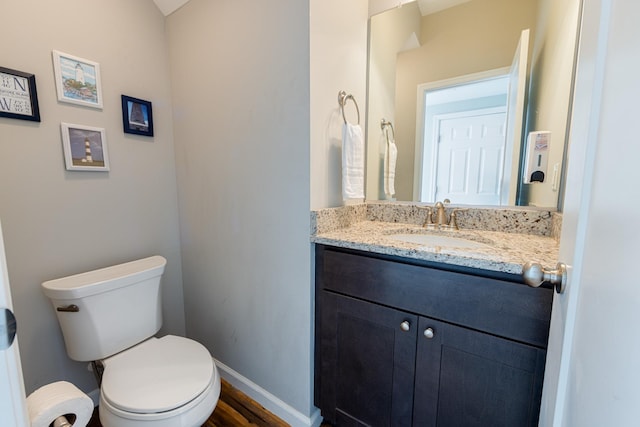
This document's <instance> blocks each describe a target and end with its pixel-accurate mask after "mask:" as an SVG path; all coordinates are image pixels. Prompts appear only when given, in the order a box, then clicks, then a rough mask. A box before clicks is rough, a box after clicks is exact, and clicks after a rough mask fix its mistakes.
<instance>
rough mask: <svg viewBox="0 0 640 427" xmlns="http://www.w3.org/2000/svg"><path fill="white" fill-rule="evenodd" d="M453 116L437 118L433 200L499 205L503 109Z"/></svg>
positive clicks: (502, 149) (502, 164) (502, 165)
mask: <svg viewBox="0 0 640 427" xmlns="http://www.w3.org/2000/svg"><path fill="white" fill-rule="evenodd" d="M453 116H454V117H446V116H445V117H440V118H438V119H437V126H436V128H437V129H438V143H437V150H438V153H437V159H438V167H437V170H436V171H434V173H435V175H436V177H435V182H436V186H435V187H436V188H435V200H444V199H450V200H451V201H453V202H454V203H460V204H479V205H495V204H499V203H500V193H501V185H500V183H501V181H502V173H503V169H504V148H505V118H506V112H505V110H504V108H494V109H488V110H480V111H476V112H467V113H465V114H462V115H460V114H456V115H453Z"/></svg>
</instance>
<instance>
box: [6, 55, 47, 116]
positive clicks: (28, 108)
mask: <svg viewBox="0 0 640 427" xmlns="http://www.w3.org/2000/svg"><path fill="white" fill-rule="evenodd" d="M0 117H7V118H10V119H18V120H29V121H32V122H39V121H40V107H39V106H38V90H37V88H36V76H35V75H34V74H29V73H25V72H22V71H18V70H12V69H11V68H5V67H0Z"/></svg>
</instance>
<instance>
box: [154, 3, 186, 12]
mask: <svg viewBox="0 0 640 427" xmlns="http://www.w3.org/2000/svg"><path fill="white" fill-rule="evenodd" d="M188 1H189V0H153V2H154V3H155V4H156V6H158V9H160V12H162V14H163V15H164V16H167V15H171V13H173V12H174V11H176V10H177V9H179V8H180V6H182V5H184V4H185V3H186V2H188Z"/></svg>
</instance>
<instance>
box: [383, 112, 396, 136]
mask: <svg viewBox="0 0 640 427" xmlns="http://www.w3.org/2000/svg"><path fill="white" fill-rule="evenodd" d="M387 126H389V127H390V128H391V135H393V140H394V141H395V139H396V131H395V130H393V124H392V123H391V122H388V121H386V120H385V119H384V118H383V119H382V120H380V129H381V130H382V132H384V131H385V128H386V127H387ZM387 137H388V135H387Z"/></svg>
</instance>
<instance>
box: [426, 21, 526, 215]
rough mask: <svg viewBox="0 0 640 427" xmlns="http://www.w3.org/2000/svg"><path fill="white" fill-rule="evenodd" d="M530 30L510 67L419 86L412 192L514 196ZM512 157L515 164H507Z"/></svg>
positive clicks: (483, 198) (487, 199)
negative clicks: (419, 102) (419, 125)
mask: <svg viewBox="0 0 640 427" xmlns="http://www.w3.org/2000/svg"><path fill="white" fill-rule="evenodd" d="M528 45H529V30H523V31H522V34H521V39H520V42H519V44H518V47H517V48H516V52H515V55H514V59H513V63H512V65H511V67H510V68H505V69H498V70H491V71H488V72H483V73H476V74H473V75H469V76H461V77H458V78H454V79H448V80H445V81H441V82H433V83H427V84H424V85H420V86H419V87H418V99H422V100H423V101H422V104H421V105H419V106H418V109H417V111H418V117H417V123H419V124H421V127H422V132H418V141H416V143H417V144H416V152H417V153H421V154H422V155H421V156H419V157H418V159H419V161H418V162H416V163H417V164H416V172H417V173H416V177H415V180H414V183H415V185H414V188H415V191H416V194H414V199H415V200H419V201H421V202H429V203H432V202H435V201H436V200H443V199H450V200H451V201H452V202H454V203H457V204H478V205H507V204H513V203H514V201H515V199H516V191H517V188H518V187H519V186H518V183H519V177H518V172H517V171H518V167H517V165H518V160H519V157H520V152H521V150H520V147H521V144H522V139H523V137H522V126H523V116H524V98H525V92H526V83H527V82H526V69H527V55H528ZM512 165H515V166H514V167H512Z"/></svg>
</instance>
